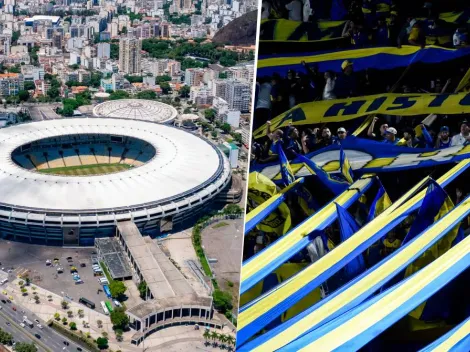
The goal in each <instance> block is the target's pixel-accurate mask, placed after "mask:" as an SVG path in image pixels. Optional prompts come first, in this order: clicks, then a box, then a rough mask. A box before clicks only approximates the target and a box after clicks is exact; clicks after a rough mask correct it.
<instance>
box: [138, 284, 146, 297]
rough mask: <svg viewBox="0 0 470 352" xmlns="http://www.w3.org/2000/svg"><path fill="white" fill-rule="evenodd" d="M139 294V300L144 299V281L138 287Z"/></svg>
mask: <svg viewBox="0 0 470 352" xmlns="http://www.w3.org/2000/svg"><path fill="white" fill-rule="evenodd" d="M138 289H139V293H140V298H142V299H145V298H146V297H145V296H146V294H147V283H146V282H145V281H142V282H141V283H140V284H139V286H138Z"/></svg>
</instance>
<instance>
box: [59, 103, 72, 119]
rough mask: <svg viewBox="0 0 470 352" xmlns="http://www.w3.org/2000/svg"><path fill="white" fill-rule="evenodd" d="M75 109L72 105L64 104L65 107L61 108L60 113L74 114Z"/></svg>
mask: <svg viewBox="0 0 470 352" xmlns="http://www.w3.org/2000/svg"><path fill="white" fill-rule="evenodd" d="M74 110H75V109H74V108H73V106H72V105H69V104H67V105H64V107H63V108H62V110H59V113H60V114H61V115H62V116H73V111H74Z"/></svg>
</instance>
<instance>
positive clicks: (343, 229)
mask: <svg viewBox="0 0 470 352" xmlns="http://www.w3.org/2000/svg"><path fill="white" fill-rule="evenodd" d="M335 204H336V212H337V213H338V222H339V230H340V232H339V234H340V238H341V242H344V241H346V240H347V239H349V238H350V237H351V236H352V235H354V234H355V233H356V232H357V230H359V225H358V224H357V222H356V220H354V218H353V217H352V216H351V214H349V212H348V211H347V210H346V209H344V208H343V207H342V206H341V205H339V204H338V203H335ZM364 271H366V264H365V262H364V257H363V256H362V253H360V254H359V255H358V256H357V257H356V258H354V259H353V260H351V261H350V262H349V263H348V264H346V266H345V267H344V273H345V274H346V278H347V279H348V280H351V279H353V278H355V277H356V276H358V275H359V274H361V273H363V272H364Z"/></svg>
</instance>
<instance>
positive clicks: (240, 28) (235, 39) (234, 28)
mask: <svg viewBox="0 0 470 352" xmlns="http://www.w3.org/2000/svg"><path fill="white" fill-rule="evenodd" d="M257 18H258V11H251V12H248V13H245V14H244V15H243V16H240V17H238V18H236V19H234V20H233V21H232V22H230V23H229V24H228V25H226V26H225V27H222V28H221V29H219V31H218V32H217V33H216V34H215V36H214V38H212V41H213V42H214V43H221V44H230V45H255V43H256V22H257Z"/></svg>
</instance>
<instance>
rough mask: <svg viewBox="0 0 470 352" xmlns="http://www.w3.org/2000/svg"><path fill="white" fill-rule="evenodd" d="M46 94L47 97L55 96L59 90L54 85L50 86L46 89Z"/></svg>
mask: <svg viewBox="0 0 470 352" xmlns="http://www.w3.org/2000/svg"><path fill="white" fill-rule="evenodd" d="M47 96H48V97H49V98H57V97H58V96H59V90H58V89H57V88H55V87H51V88H49V90H48V91H47Z"/></svg>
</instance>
